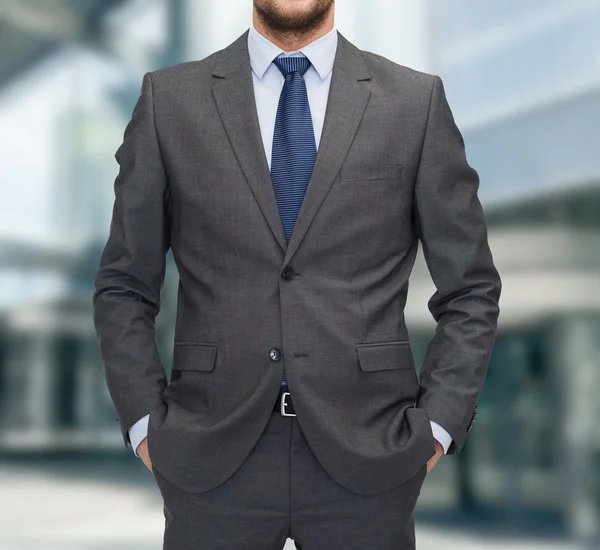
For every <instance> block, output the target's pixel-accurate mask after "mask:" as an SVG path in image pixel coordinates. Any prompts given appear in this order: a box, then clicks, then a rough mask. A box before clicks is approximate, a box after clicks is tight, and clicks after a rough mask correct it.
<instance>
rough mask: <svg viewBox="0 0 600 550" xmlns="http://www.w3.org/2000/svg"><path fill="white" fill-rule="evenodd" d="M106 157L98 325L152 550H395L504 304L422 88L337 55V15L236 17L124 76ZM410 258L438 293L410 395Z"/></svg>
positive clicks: (370, 57)
mask: <svg viewBox="0 0 600 550" xmlns="http://www.w3.org/2000/svg"><path fill="white" fill-rule="evenodd" d="M317 151H318V153H317ZM116 159H117V161H118V162H119V165H120V171H119V175H118V177H117V179H116V181H115V207H114V212H113V219H112V223H111V228H110V236H109V238H108V242H107V244H106V247H105V249H104V252H103V255H102V258H101V262H100V268H99V271H98V274H97V277H96V292H95V295H94V305H95V323H96V328H97V331H98V335H99V341H100V348H101V352H102V356H103V361H104V364H105V372H106V379H107V384H108V387H109V390H110V393H111V397H112V399H113V402H114V405H115V409H116V412H117V415H118V421H119V422H120V427H121V430H122V435H123V439H124V442H125V444H126V445H127V444H129V443H131V444H132V447H133V449H134V451H136V454H137V455H138V456H139V457H140V458H141V459H142V460H143V461H144V463H145V464H146V465H147V466H148V468H150V469H151V471H152V472H153V474H154V476H155V479H156V481H157V485H158V487H159V489H160V491H161V493H162V496H163V500H164V511H165V518H166V523H165V534H164V548H167V549H173V550H174V549H177V550H181V549H191V548H202V549H207V550H209V549H210V550H212V549H228V550H230V549H236V548H239V549H242V548H243V549H245V550H248V549H256V550H266V549H281V548H282V547H283V546H284V544H285V541H286V539H287V538H291V539H293V540H294V541H295V544H296V547H297V548H302V549H303V550H312V549H320V548H356V549H363V548H364V549H369V550H373V549H377V550H386V549H392V548H394V549H395V550H401V549H402V550H408V549H414V548H415V534H414V513H413V511H414V507H415V504H416V501H417V498H418V496H419V493H420V490H421V487H422V483H423V480H424V478H425V476H426V474H427V473H428V472H429V471H430V469H431V468H432V467H433V465H434V464H435V463H436V462H437V460H438V459H439V458H440V456H441V455H442V454H443V453H444V452H447V453H450V454H453V453H457V452H459V450H460V449H461V447H462V446H463V444H464V441H465V437H466V433H467V431H468V430H469V429H470V427H471V426H472V424H473V421H474V417H475V412H476V403H477V399H478V395H479V393H480V390H481V388H482V384H483V382H484V377H485V373H486V368H487V364H488V361H489V356H490V353H491V349H492V345H493V342H494V338H495V332H496V325H497V318H498V314H499V307H498V300H499V296H500V291H501V281H500V278H499V275H498V273H497V271H496V269H495V267H494V264H493V261H492V255H491V253H490V250H489V247H488V243H487V230H486V226H485V221H484V216H483V212H482V208H481V205H480V202H479V200H478V198H477V189H478V183H479V182H478V176H477V173H476V172H475V170H474V169H472V168H471V167H470V166H469V165H468V163H467V161H466V158H465V151H464V144H463V140H462V137H461V135H460V133H459V131H458V129H457V127H456V125H455V123H454V120H453V117H452V114H451V111H450V108H449V106H448V103H447V101H446V98H445V95H444V89H443V86H442V82H441V80H440V79H439V77H437V76H431V75H428V74H424V73H421V72H417V71H414V70H411V69H409V68H406V67H403V66H401V65H398V64H396V63H394V62H392V61H390V60H388V59H386V58H384V57H382V56H379V55H376V54H374V53H370V52H366V51H362V50H360V49H358V48H357V47H356V46H354V45H353V44H352V43H351V42H349V41H348V40H347V39H346V38H345V37H344V36H343V35H342V34H340V33H339V32H338V31H337V30H336V29H335V28H334V0H254V4H253V16H252V26H251V27H250V29H249V30H247V31H246V32H244V33H243V34H242V35H241V36H240V37H239V38H238V39H237V40H235V41H234V42H233V43H232V44H230V45H229V46H227V47H226V48H224V49H222V50H220V51H217V52H216V53H214V54H212V55H210V56H208V57H207V58H205V59H203V60H200V61H192V62H187V63H181V64H178V65H175V66H172V67H168V68H164V69H161V70H157V71H153V72H150V73H147V74H145V75H144V79H143V84H142V91H141V95H140V98H139V100H138V102H137V105H136V107H135V109H134V111H133V114H132V118H131V121H130V123H129V124H128V126H127V128H126V130H125V135H124V140H123V143H122V145H121V146H120V147H119V149H118V151H117V153H116ZM419 240H420V241H421V243H422V246H423V252H424V255H425V258H426V261H427V264H428V267H429V270H430V272H431V275H432V278H433V280H434V282H435V285H436V288H437V291H436V293H435V294H434V295H433V296H432V297H431V299H430V301H429V303H428V305H429V308H430V311H431V313H432V315H433V317H434V319H435V321H436V322H437V328H436V331H435V334H434V336H433V338H432V339H431V341H430V342H429V347H428V350H427V354H426V357H425V361H424V364H423V366H422V368H421V371H420V380H419V379H418V378H417V376H416V371H415V365H414V362H413V356H412V351H411V346H410V343H409V340H408V333H407V327H406V324H405V321H404V306H405V301H406V295H407V290H408V279H409V275H410V272H411V269H412V266H413V262H414V260H415V255H416V252H417V247H418V242H419ZM169 248H171V249H172V251H173V256H174V259H175V262H176V264H177V268H178V272H179V276H180V284H179V293H178V309H177V321H176V327H175V342H174V351H173V362H172V371H171V376H170V380H169V383H168V384H167V380H166V376H165V371H164V369H163V366H162V364H161V361H160V357H159V353H158V349H157V345H156V334H155V325H154V321H155V316H156V315H157V314H158V312H159V309H160V292H161V287H162V284H163V279H164V274H165V253H166V252H167V250H168V249H169Z"/></svg>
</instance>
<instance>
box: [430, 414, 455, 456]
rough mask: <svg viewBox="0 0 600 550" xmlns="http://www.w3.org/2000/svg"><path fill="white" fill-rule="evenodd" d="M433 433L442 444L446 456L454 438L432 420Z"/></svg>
mask: <svg viewBox="0 0 600 550" xmlns="http://www.w3.org/2000/svg"><path fill="white" fill-rule="evenodd" d="M429 423H430V424H431V431H432V432H433V437H434V438H435V439H436V440H437V441H439V442H440V444H441V445H442V447H443V448H444V454H447V453H448V449H449V448H450V443H452V436H451V435H450V434H449V433H448V432H447V431H446V430H445V429H444V428H442V427H441V426H440V425H439V424H438V423H437V422H434V421H433V420H430V421H429Z"/></svg>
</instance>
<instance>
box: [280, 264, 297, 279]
mask: <svg viewBox="0 0 600 550" xmlns="http://www.w3.org/2000/svg"><path fill="white" fill-rule="evenodd" d="M295 275H296V274H295V273H294V268H293V267H291V266H289V265H288V266H286V267H285V268H284V269H283V271H282V272H281V276H282V277H283V278H284V279H285V280H286V281H291V280H292V279H293V278H294V276H295Z"/></svg>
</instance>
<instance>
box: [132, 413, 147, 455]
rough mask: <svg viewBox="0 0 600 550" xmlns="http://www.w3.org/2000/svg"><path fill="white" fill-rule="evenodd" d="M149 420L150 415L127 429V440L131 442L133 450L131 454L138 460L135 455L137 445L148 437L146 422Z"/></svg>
mask: <svg viewBox="0 0 600 550" xmlns="http://www.w3.org/2000/svg"><path fill="white" fill-rule="evenodd" d="M149 419H150V415H149V414H147V415H146V416H144V417H142V418H140V419H139V420H138V421H137V422H136V423H135V424H134V425H133V426H131V428H129V439H130V440H131V447H132V448H133V453H134V454H135V456H137V457H138V458H139V457H140V455H138V454H137V448H138V445H139V444H140V443H141V442H142V441H143V440H144V438H146V437H147V435H148V421H149Z"/></svg>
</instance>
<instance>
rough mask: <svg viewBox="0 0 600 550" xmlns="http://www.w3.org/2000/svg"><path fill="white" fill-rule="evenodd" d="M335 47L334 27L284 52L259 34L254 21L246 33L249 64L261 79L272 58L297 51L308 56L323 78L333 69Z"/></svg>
mask: <svg viewBox="0 0 600 550" xmlns="http://www.w3.org/2000/svg"><path fill="white" fill-rule="evenodd" d="M336 49H337V30H336V29H335V27H334V28H333V29H331V30H330V31H329V32H328V33H327V34H325V35H323V36H321V37H320V38H317V39H316V40H313V41H312V42H311V43H310V44H307V45H306V46H304V47H303V48H300V49H299V50H295V51H293V52H286V51H284V50H282V49H281V48H280V47H279V46H277V45H276V44H274V43H273V42H271V41H270V40H269V39H268V38H266V37H265V36H263V35H262V34H260V33H259V32H258V31H257V30H256V28H255V27H254V23H251V24H250V32H249V33H248V53H249V55H250V64H251V65H252V70H253V71H254V73H255V74H256V76H257V77H258V78H260V79H261V80H262V78H263V76H264V74H265V73H266V72H267V69H268V68H269V66H270V65H271V63H272V62H273V59H275V58H276V57H277V56H278V55H280V54H282V53H283V54H284V55H294V54H297V53H298V52H300V53H302V54H304V55H305V56H306V57H308V59H309V60H310V63H311V65H312V66H313V67H314V68H315V70H316V71H317V73H318V75H319V78H320V79H321V80H324V79H325V78H326V77H327V75H329V73H330V72H331V70H332V69H333V61H334V59H335V52H336Z"/></svg>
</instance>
